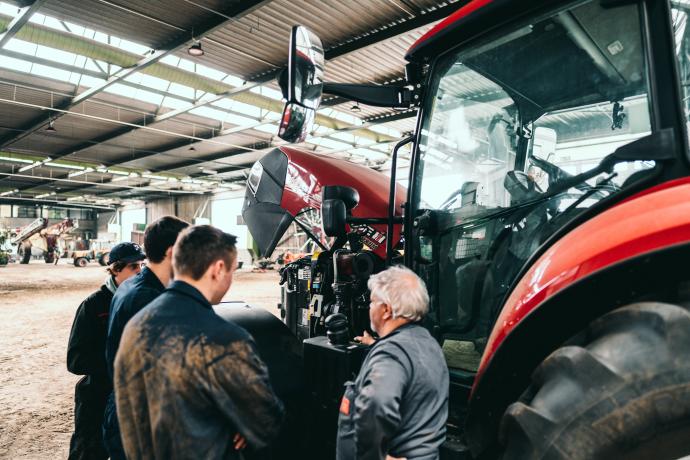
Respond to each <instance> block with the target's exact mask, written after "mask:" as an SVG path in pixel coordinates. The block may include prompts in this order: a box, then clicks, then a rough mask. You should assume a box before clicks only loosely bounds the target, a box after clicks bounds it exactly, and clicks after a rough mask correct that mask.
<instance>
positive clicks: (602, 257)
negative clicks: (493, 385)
mask: <svg viewBox="0 0 690 460" xmlns="http://www.w3.org/2000/svg"><path fill="white" fill-rule="evenodd" d="M688 182H690V180H688V179H686V178H684V179H683V180H675V181H670V182H667V183H665V184H661V185H660V186H658V187H655V188H654V190H653V191H651V193H650V192H645V193H643V194H639V195H637V197H636V198H634V199H628V200H626V201H623V202H621V203H619V204H618V205H616V206H615V207H613V208H611V209H609V210H607V211H605V212H604V213H602V214H600V215H598V216H596V217H594V218H592V219H590V220H589V221H587V222H585V223H584V224H582V225H580V226H579V227H577V228H576V229H574V230H573V231H572V232H570V233H569V234H567V235H566V236H564V237H563V238H562V239H561V240H560V241H558V242H557V243H556V244H554V245H553V246H552V247H551V248H549V249H548V250H547V251H546V252H545V253H544V255H542V256H541V257H540V258H539V260H538V261H537V262H536V263H535V264H534V265H533V266H532V267H531V268H530V269H529V271H527V273H526V274H525V275H524V276H523V277H522V279H521V280H520V282H519V284H518V285H517V286H516V287H515V289H514V290H513V292H512V293H511V295H510V297H509V298H508V300H507V301H506V304H505V306H504V308H503V310H502V311H501V314H500V315H499V317H498V320H497V321H496V324H495V326H494V328H493V331H492V332H491V336H490V337H489V341H488V343H487V346H486V351H485V352H484V355H483V356H482V361H481V363H480V366H479V370H478V376H481V375H482V374H483V372H484V370H485V369H486V367H487V364H488V363H489V361H490V360H491V357H492V356H493V355H494V353H496V350H497V349H498V348H499V347H500V345H501V344H502V343H503V340H504V339H505V338H506V337H507V336H508V334H510V332H511V331H512V330H513V329H514V328H515V327H516V326H517V325H518V324H520V322H521V321H522V320H523V319H524V318H525V317H526V316H527V315H528V314H529V313H530V312H532V311H533V310H534V309H536V308H537V307H538V306H539V305H540V304H541V303H542V302H543V301H544V300H546V299H548V298H549V297H551V296H553V295H554V294H556V293H557V292H559V291H560V290H562V289H564V288H566V287H567V286H569V285H571V284H572V283H574V282H576V281H578V280H580V279H582V278H584V277H586V276H588V275H590V274H592V273H593V272H596V271H597V270H601V269H603V268H605V267H608V266H610V265H613V264H615V263H617V262H620V261H622V260H625V259H629V258H632V257H635V256H638V255H641V254H644V253H647V252H651V251H654V250H658V249H661V248H664V247H668V246H672V245H675V244H681V243H685V242H688V241H690V183H688ZM650 190H651V189H650ZM477 381H478V379H477ZM475 385H476V381H475Z"/></svg>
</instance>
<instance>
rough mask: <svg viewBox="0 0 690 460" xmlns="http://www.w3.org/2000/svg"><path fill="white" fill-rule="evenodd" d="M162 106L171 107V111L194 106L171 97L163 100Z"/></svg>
mask: <svg viewBox="0 0 690 460" xmlns="http://www.w3.org/2000/svg"><path fill="white" fill-rule="evenodd" d="M162 104H163V107H169V108H171V109H186V108H187V107H189V106H191V105H192V104H190V103H189V102H186V101H183V100H180V99H177V98H176V97H170V96H167V97H166V98H165V99H163V102H162Z"/></svg>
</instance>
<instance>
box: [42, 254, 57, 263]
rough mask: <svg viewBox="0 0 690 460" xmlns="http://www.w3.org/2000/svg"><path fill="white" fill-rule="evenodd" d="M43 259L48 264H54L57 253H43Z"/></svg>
mask: <svg viewBox="0 0 690 460" xmlns="http://www.w3.org/2000/svg"><path fill="white" fill-rule="evenodd" d="M43 260H45V262H46V263H47V264H52V263H53V262H55V254H53V253H49V252H47V253H45V254H44V255H43Z"/></svg>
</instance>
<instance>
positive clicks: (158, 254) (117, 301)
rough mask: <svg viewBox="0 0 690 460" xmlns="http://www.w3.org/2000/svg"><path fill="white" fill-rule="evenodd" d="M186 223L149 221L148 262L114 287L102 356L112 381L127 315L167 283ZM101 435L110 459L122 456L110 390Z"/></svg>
mask: <svg viewBox="0 0 690 460" xmlns="http://www.w3.org/2000/svg"><path fill="white" fill-rule="evenodd" d="M188 226H189V224H188V223H187V222H185V221H183V220H180V219H178V218H177V217H173V216H165V217H161V218H160V219H158V220H156V221H155V222H153V223H151V224H149V225H148V226H147V227H146V230H145V231H144V249H145V250H146V258H147V260H148V263H147V265H146V267H145V268H144V269H143V270H142V271H141V273H139V274H138V275H137V276H135V277H134V278H132V279H130V280H129V281H127V282H126V283H124V284H123V285H122V286H121V287H120V289H118V290H117V292H116V293H115V296H114V297H113V300H112V302H111V304H110V317H109V318H108V338H107V340H106V345H105V359H106V362H107V370H108V375H109V377H110V381H111V383H112V378H113V363H114V362H115V355H116V353H117V349H118V346H119V345H120V337H122V331H123V330H124V328H125V325H126V324H127V322H128V321H129V320H130V318H132V316H134V315H135V314H136V313H137V312H138V311H139V310H141V309H142V308H144V307H145V306H146V304H148V303H149V302H151V301H152V300H153V299H155V298H156V297H158V296H159V295H160V294H161V293H162V292H163V291H164V290H165V287H166V286H167V285H168V284H169V283H170V281H171V279H172V277H173V270H172V247H173V245H174V244H175V240H176V239H177V237H178V235H179V234H180V232H181V231H182V230H184V229H185V228H187V227H188ZM103 439H104V441H105V445H106V448H107V449H108V453H109V454H110V458H111V459H112V460H125V453H124V450H123V449H122V441H121V440H120V429H119V426H118V422H117V413H116V411H115V397H114V395H113V394H112V392H111V393H110V396H109V397H108V402H107V403H106V407H105V415H104V420H103Z"/></svg>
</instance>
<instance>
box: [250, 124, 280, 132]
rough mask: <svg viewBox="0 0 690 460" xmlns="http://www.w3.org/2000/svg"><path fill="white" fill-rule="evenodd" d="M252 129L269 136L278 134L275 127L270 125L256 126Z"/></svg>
mask: <svg viewBox="0 0 690 460" xmlns="http://www.w3.org/2000/svg"><path fill="white" fill-rule="evenodd" d="M252 129H255V130H257V131H261V132H264V133H269V134H275V133H276V127H275V125H270V124H266V125H260V126H256V127H254V128H252Z"/></svg>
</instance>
